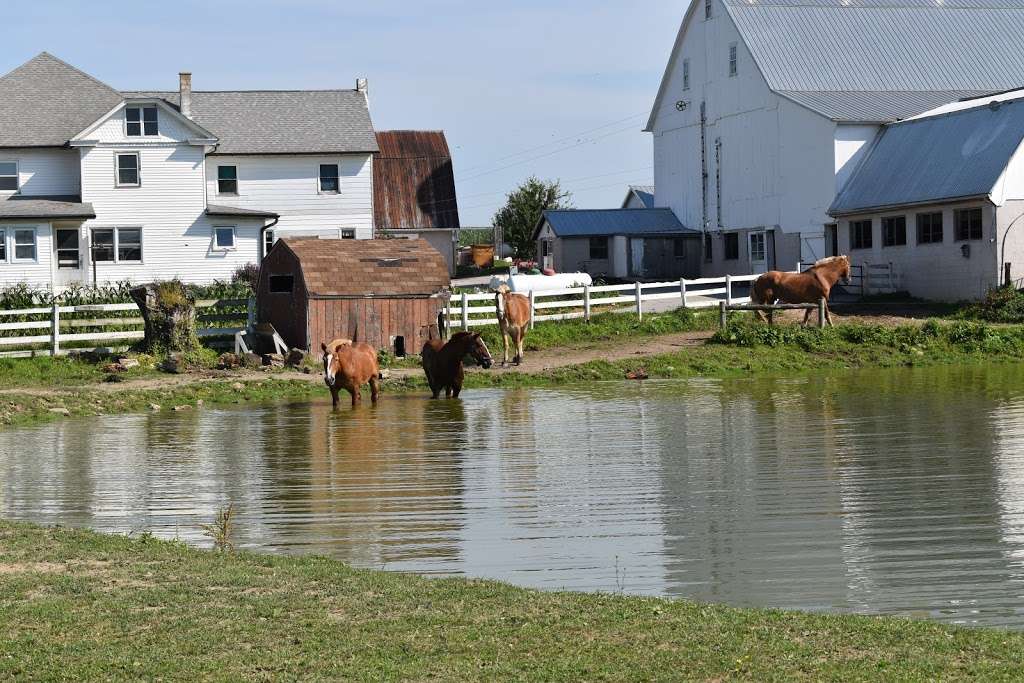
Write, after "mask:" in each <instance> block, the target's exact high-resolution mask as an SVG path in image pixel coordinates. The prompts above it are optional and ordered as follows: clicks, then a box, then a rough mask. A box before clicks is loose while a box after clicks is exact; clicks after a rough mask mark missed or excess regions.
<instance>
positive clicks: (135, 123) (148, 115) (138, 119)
mask: <svg viewBox="0 0 1024 683" xmlns="http://www.w3.org/2000/svg"><path fill="white" fill-rule="evenodd" d="M124 116H125V134H126V135H127V136H128V137H132V138H134V137H139V136H142V135H150V136H152V135H157V134H159V132H160V131H159V126H158V125H157V114H156V107H155V106H149V107H126V108H125V110H124Z"/></svg>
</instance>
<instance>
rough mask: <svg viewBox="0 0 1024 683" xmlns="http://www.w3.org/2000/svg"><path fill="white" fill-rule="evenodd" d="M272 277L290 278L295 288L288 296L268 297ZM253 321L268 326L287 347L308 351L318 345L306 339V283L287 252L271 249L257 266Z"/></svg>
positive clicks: (293, 259) (297, 263)
mask: <svg viewBox="0 0 1024 683" xmlns="http://www.w3.org/2000/svg"><path fill="white" fill-rule="evenodd" d="M272 275H292V276H294V278H295V286H294V289H293V290H292V293H291V294H272V293H271V292H270V277H271V276H272ZM256 303H257V309H256V310H257V319H258V320H259V321H260V322H263V323H270V324H272V325H273V326H274V329H276V330H277V331H278V333H279V334H280V335H281V338H282V339H284V340H285V343H287V344H288V346H289V347H292V348H297V349H306V350H309V349H310V348H311V347H313V346H316V347H317V348H319V345H320V342H311V341H310V340H309V339H308V337H307V328H306V311H307V310H308V306H309V304H308V300H307V295H306V283H305V281H304V280H303V279H302V271H301V269H300V267H299V261H298V259H297V258H295V254H293V253H292V252H291V251H290V250H288V249H282V248H280V247H278V248H277V249H272V250H271V251H270V253H269V254H267V256H266V258H264V259H263V262H262V263H261V264H260V279H259V283H258V284H257V285H256Z"/></svg>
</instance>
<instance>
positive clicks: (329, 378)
mask: <svg viewBox="0 0 1024 683" xmlns="http://www.w3.org/2000/svg"><path fill="white" fill-rule="evenodd" d="M320 348H321V349H323V352H324V353H323V356H322V358H321V360H322V361H323V364H324V383H325V384H327V388H328V389H330V390H331V402H332V403H333V404H334V407H335V408H337V407H338V394H339V393H340V392H341V390H342V389H344V390H345V391H347V392H348V393H349V394H351V396H352V407H353V408H354V407H355V406H356V404H357V403H359V402H360V401H361V400H362V398H363V396H362V386H363V385H364V384H367V383H369V385H370V398H371V400H372V401H373V402H374V403H375V404H376V403H377V399H378V398H380V381H379V379H380V366H379V365H378V364H377V350H376V349H375V348H373V347H372V346H370V345H369V344H365V343H363V342H353V341H352V340H351V339H335V340H334V341H332V342H331V343H330V344H321V345H320Z"/></svg>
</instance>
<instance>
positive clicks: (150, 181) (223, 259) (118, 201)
mask: <svg viewBox="0 0 1024 683" xmlns="http://www.w3.org/2000/svg"><path fill="white" fill-rule="evenodd" d="M119 150H131V151H138V152H139V159H140V169H141V173H140V175H141V185H140V186H139V187H115V186H114V154H115V152H116V151H119ZM204 188H205V178H204V163H203V148H202V147H195V146H188V145H174V144H165V145H136V146H134V147H133V146H131V145H120V146H117V147H94V148H88V149H84V150H83V153H82V195H83V196H82V199H83V201H87V202H92V204H93V208H94V209H95V210H96V216H97V217H96V218H95V219H92V220H89V221H86V223H85V228H86V229H89V228H96V227H141V228H142V252H143V263H141V264H139V263H135V264H130V263H116V264H107V263H104V264H99V265H98V266H97V278H98V279H99V280H100V281H108V282H110V281H120V280H133V281H140V280H147V279H153V278H168V277H180V278H181V279H182V280H185V281H188V282H206V281H210V280H213V279H218V278H219V279H226V278H228V277H230V276H231V273H232V272H233V271H234V269H235V268H236V267H237V266H239V265H242V264H244V263H250V262H255V261H257V260H258V257H259V248H258V247H259V245H258V242H259V237H258V233H259V227H260V226H261V225H262V221H260V220H252V219H245V220H235V219H211V218H210V217H208V216H206V214H205V210H206V203H205V193H204ZM214 225H235V226H237V228H238V229H237V230H236V249H234V250H233V251H228V252H222V251H217V250H215V249H214V248H213V226H214ZM91 275H92V273H91V270H90V272H89V273H88V276H89V277H91Z"/></svg>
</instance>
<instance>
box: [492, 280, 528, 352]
mask: <svg viewBox="0 0 1024 683" xmlns="http://www.w3.org/2000/svg"><path fill="white" fill-rule="evenodd" d="M494 307H495V308H496V309H497V310H498V327H500V328H501V346H502V354H501V356H502V357H501V364H502V365H503V366H504V365H508V346H509V338H510V337H511V341H512V342H513V343H515V345H516V355H515V356H514V357H513V358H512V362H513V363H515V364H516V365H519V364H520V363H522V362H523V341H524V340H525V339H526V330H527V329H529V327H530V300H529V299H528V298H526V297H525V296H523V295H522V294H513V293H512V290H510V289H509V287H508V285H500V286H499V287H498V289H497V293H496V294H495V295H494Z"/></svg>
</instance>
